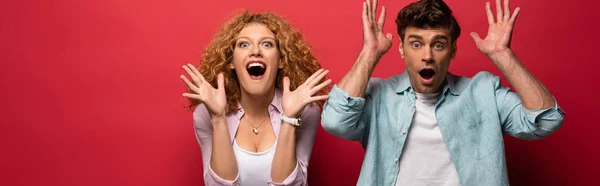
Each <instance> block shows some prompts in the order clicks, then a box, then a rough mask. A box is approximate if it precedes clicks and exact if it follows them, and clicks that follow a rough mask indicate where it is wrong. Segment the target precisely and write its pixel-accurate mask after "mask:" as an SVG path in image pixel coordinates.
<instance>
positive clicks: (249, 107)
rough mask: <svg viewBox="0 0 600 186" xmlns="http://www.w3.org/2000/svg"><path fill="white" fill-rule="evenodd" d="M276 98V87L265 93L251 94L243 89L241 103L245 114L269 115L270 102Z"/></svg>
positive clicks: (252, 115) (253, 116)
mask: <svg viewBox="0 0 600 186" xmlns="http://www.w3.org/2000/svg"><path fill="white" fill-rule="evenodd" d="M274 98H275V88H272V89H271V90H270V91H268V92H266V94H264V95H251V94H248V93H247V92H245V91H243V90H242V95H241V98H240V104H241V105H242V108H243V109H244V112H245V114H247V115H249V116H250V117H252V118H259V117H264V116H268V115H269V113H268V108H269V104H271V102H272V101H273V99H274Z"/></svg>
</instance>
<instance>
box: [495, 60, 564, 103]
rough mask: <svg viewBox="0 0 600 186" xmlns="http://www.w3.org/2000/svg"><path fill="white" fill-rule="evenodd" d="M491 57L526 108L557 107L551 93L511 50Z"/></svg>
mask: <svg viewBox="0 0 600 186" xmlns="http://www.w3.org/2000/svg"><path fill="white" fill-rule="evenodd" d="M489 57H490V59H491V60H492V61H493V62H494V64H495V65H496V67H498V69H500V71H501V72H502V74H504V76H505V77H506V79H507V80H508V82H509V83H510V84H511V85H512V86H513V88H514V89H515V91H516V92H517V94H518V95H519V97H520V98H521V102H522V103H523V106H524V107H525V108H527V109H530V110H539V109H547V108H551V107H554V106H555V100H554V98H553V97H552V94H550V91H548V89H546V87H545V86H544V84H542V82H540V81H539V80H538V79H537V78H535V77H534V76H533V74H531V73H530V72H529V71H528V70H527V69H526V68H525V66H523V64H521V62H520V61H519V59H517V57H516V56H515V54H514V53H513V52H512V51H511V50H505V51H502V52H497V53H495V54H490V55H489Z"/></svg>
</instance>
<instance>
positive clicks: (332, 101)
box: [321, 79, 380, 141]
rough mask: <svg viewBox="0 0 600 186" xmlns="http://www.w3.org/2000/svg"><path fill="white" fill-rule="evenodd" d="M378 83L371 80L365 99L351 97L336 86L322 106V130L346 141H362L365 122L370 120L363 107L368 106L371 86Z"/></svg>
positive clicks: (375, 80)
mask: <svg viewBox="0 0 600 186" xmlns="http://www.w3.org/2000/svg"><path fill="white" fill-rule="evenodd" d="M378 83H380V82H379V80H378V79H371V81H369V86H368V87H367V91H366V93H365V98H362V97H351V96H350V95H349V94H348V93H346V92H344V91H343V90H342V89H340V88H339V87H338V86H337V85H334V86H333V89H332V90H331V92H330V93H329V99H328V100H327V102H325V105H324V106H323V112H322V116H321V125H322V126H323V129H324V130H325V131H326V132H328V133H330V134H333V135H334V136H337V137H340V138H344V139H347V140H355V141H357V140H363V139H364V138H363V137H364V136H363V135H364V133H365V130H366V127H367V126H365V125H366V122H364V121H369V119H370V118H368V117H369V114H368V113H366V114H365V113H364V112H363V110H364V109H365V105H366V104H369V103H370V102H369V101H370V100H369V97H370V89H371V87H372V86H373V84H378Z"/></svg>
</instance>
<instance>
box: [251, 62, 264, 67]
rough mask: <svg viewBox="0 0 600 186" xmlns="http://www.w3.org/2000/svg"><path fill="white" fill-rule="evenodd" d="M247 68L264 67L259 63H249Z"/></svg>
mask: <svg viewBox="0 0 600 186" xmlns="http://www.w3.org/2000/svg"><path fill="white" fill-rule="evenodd" d="M248 67H261V68H265V66H264V65H263V64H261V63H250V65H248Z"/></svg>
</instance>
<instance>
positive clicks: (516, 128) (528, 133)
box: [493, 77, 565, 140]
mask: <svg viewBox="0 0 600 186" xmlns="http://www.w3.org/2000/svg"><path fill="white" fill-rule="evenodd" d="M493 83H494V86H495V87H496V103H497V104H496V105H497V106H498V113H499V115H500V118H501V120H502V121H501V122H502V127H503V130H504V132H505V133H508V134H509V135H511V136H514V137H516V138H519V139H525V140H536V139H541V138H544V137H547V136H549V135H550V134H552V133H553V132H555V131H556V130H558V129H559V128H560V127H561V126H562V124H563V120H564V118H563V116H564V114H565V112H564V111H563V110H562V108H561V107H560V106H559V105H558V102H557V101H556V99H554V107H551V108H547V109H540V110H530V109H527V108H525V107H524V106H523V105H522V102H521V99H520V97H519V96H518V95H517V94H516V93H515V92H513V91H511V90H510V89H509V88H506V87H502V86H500V79H499V78H498V77H494V79H493Z"/></svg>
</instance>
